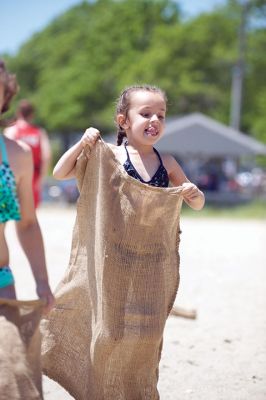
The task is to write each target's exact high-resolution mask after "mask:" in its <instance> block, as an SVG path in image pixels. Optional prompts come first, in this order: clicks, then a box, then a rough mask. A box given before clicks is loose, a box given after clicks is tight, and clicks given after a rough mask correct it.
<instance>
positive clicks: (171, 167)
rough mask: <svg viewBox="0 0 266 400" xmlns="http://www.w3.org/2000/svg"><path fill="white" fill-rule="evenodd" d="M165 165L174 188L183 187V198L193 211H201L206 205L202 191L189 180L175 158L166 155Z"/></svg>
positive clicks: (164, 158)
mask: <svg viewBox="0 0 266 400" xmlns="http://www.w3.org/2000/svg"><path fill="white" fill-rule="evenodd" d="M163 163H164V165H165V167H166V169H167V172H168V176H169V179H170V181H171V183H172V184H173V185H174V186H181V187H182V192H181V193H182V196H183V198H184V201H185V202H186V203H187V205H188V206H189V207H191V208H193V210H201V209H202V208H203V206H204V203H205V196H204V194H203V192H202V191H201V190H199V188H198V187H197V186H196V185H195V184H194V183H192V182H190V181H189V180H188V178H187V177H186V175H185V173H184V171H183V169H182V168H181V167H180V165H179V164H178V162H177V161H176V160H175V159H174V157H172V156H170V155H166V156H164V157H163Z"/></svg>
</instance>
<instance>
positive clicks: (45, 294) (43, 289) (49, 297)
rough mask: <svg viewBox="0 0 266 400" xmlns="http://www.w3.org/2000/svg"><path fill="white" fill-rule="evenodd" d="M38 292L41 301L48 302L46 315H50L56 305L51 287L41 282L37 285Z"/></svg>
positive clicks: (45, 310) (45, 309) (45, 308)
mask: <svg viewBox="0 0 266 400" xmlns="http://www.w3.org/2000/svg"><path fill="white" fill-rule="evenodd" d="M36 292H37V294H38V296H39V298H40V299H42V300H45V301H46V305H45V307H44V313H45V314H46V313H48V312H49V311H50V310H51V308H52V307H53V305H54V301H55V300H54V296H53V293H52V292H51V289H50V286H49V284H48V282H46V281H41V282H38V283H37V285H36Z"/></svg>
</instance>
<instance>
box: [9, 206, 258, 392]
mask: <svg viewBox="0 0 266 400" xmlns="http://www.w3.org/2000/svg"><path fill="white" fill-rule="evenodd" d="M38 216H39V221H40V225H41V228H42V230H43V236H44V242H45V248H46V256H47V265H48V271H49V276H50V284H51V287H52V289H54V288H55V287H56V285H57V284H58V282H59V280H60V279H61V277H62V275H63V273H64V270H65V268H66V267H67V264H68V259H69V254H70V244H71V237H72V228H73V224H74V219H75V209H74V208H73V207H68V206H65V205H61V206H60V205H56V206H51V205H49V206H42V207H41V208H40V209H39V211H38ZM181 221H182V222H181V228H182V231H183V233H182V235H181V248H180V254H181V284H180V288H179V292H178V296H177V299H176V305H178V306H182V307H185V308H187V309H192V308H195V309H196V310H197V319H195V320H190V319H184V318H177V317H169V319H168V322H167V324H166V329H165V336H164V347H163V353H162V359H161V363H160V379H159V391H160V396H161V400H186V399H189V400H206V399H210V400H266V250H265V245H266V221H265V220H264V221H259V220H233V219H232V220H229V219H226V220H223V219H218V218H217V219H216V218H211V219H189V218H185V217H184V218H182V219H181ZM7 234H8V242H9V246H10V248H11V249H12V254H11V266H12V268H13V271H14V274H15V278H16V287H17V294H18V298H20V299H31V298H36V295H35V287H34V280H33V278H32V276H31V273H30V268H29V266H28V263H27V260H26V258H25V256H24V254H23V253H22V251H21V249H20V247H19V245H18V242H17V239H16V236H15V233H14V226H13V224H12V223H9V225H8V227H7ZM43 386H44V399H45V400H69V399H72V397H71V396H70V395H69V394H68V393H67V392H66V391H65V390H64V389H63V388H61V387H60V386H59V385H58V384H56V383H55V382H53V381H51V380H50V379H48V378H47V377H44V378H43ZM125 400H126V399H125Z"/></svg>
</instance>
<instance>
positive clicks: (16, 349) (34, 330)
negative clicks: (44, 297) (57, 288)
mask: <svg viewBox="0 0 266 400" xmlns="http://www.w3.org/2000/svg"><path fill="white" fill-rule="evenodd" d="M42 309H43V302H42V301H40V300H34V301H17V300H8V299H2V298H0V371H1V373H0V399H1V400H41V399H42V398H43V397H42V373H41V362H40V355H41V337H40V330H39V322H40V318H41V313H42Z"/></svg>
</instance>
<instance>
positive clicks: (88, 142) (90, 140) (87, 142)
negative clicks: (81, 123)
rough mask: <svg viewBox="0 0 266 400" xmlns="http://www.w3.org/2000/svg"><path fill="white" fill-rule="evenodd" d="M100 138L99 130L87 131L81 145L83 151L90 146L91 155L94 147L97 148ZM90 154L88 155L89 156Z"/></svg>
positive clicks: (91, 129)
mask: <svg viewBox="0 0 266 400" xmlns="http://www.w3.org/2000/svg"><path fill="white" fill-rule="evenodd" d="M99 137H100V132H99V131H98V129H95V128H88V129H86V131H85V133H84V135H83V136H82V138H81V143H82V147H83V149H85V147H86V146H88V147H89V153H90V152H91V150H92V149H93V147H94V146H95V143H96V142H97V140H98V139H99ZM89 153H88V154H86V155H87V156H88V155H89Z"/></svg>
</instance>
